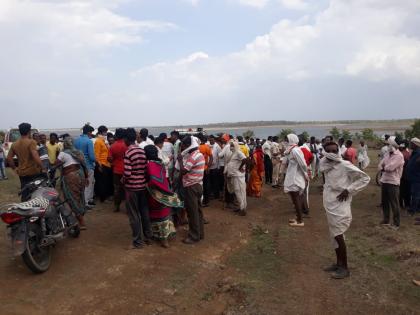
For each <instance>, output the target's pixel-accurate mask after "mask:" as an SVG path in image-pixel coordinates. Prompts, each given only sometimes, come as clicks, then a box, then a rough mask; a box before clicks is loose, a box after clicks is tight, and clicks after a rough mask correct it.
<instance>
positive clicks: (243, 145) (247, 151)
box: [239, 144, 249, 158]
mask: <svg viewBox="0 0 420 315" xmlns="http://www.w3.org/2000/svg"><path fill="white" fill-rule="evenodd" d="M239 149H240V150H241V151H242V153H243V154H245V156H246V157H247V158H249V150H248V147H247V146H246V145H245V144H240V145H239Z"/></svg>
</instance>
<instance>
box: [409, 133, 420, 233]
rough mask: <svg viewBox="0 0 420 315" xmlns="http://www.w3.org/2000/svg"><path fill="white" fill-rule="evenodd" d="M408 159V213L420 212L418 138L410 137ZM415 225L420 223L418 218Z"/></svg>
mask: <svg viewBox="0 0 420 315" xmlns="http://www.w3.org/2000/svg"><path fill="white" fill-rule="evenodd" d="M411 148H412V149H413V151H412V152H411V157H410V160H409V161H408V164H407V176H408V180H409V182H410V186H411V205H410V211H409V212H410V214H411V215H414V214H416V213H419V212H420V139H419V138H413V139H411ZM416 225H420V218H417V219H416Z"/></svg>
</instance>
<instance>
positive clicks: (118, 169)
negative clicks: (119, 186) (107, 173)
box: [109, 139, 128, 174]
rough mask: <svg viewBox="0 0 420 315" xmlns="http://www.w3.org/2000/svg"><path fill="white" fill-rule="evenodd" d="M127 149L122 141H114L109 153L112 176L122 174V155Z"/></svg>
mask: <svg viewBox="0 0 420 315" xmlns="http://www.w3.org/2000/svg"><path fill="white" fill-rule="evenodd" d="M127 149H128V147H127V145H126V144H125V142H124V140H122V139H119V140H117V141H115V143H114V144H113V145H111V148H110V149H109V152H110V155H111V157H112V166H113V169H112V170H113V172H114V174H123V173H124V155H125V152H126V151H127Z"/></svg>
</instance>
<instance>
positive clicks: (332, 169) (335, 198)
mask: <svg viewBox="0 0 420 315" xmlns="http://www.w3.org/2000/svg"><path fill="white" fill-rule="evenodd" d="M324 149H325V154H324V157H323V158H322V160H321V162H320V171H321V172H322V173H323V174H324V175H325V184H324V192H323V202H324V208H325V211H326V214H327V220H328V227H329V230H330V235H331V239H332V242H333V244H334V248H335V253H336V256H337V263H336V264H335V265H332V266H331V267H328V268H325V269H324V270H325V271H327V272H333V274H332V277H333V278H334V279H344V278H347V277H348V276H350V272H349V270H348V267H347V250H346V243H345V241H344V233H345V232H346V231H347V230H348V228H349V227H350V224H351V220H352V216H351V201H352V197H353V196H354V195H355V194H356V193H358V192H359V191H361V190H362V189H363V188H365V187H366V186H367V185H368V184H369V181H370V177H369V176H368V175H367V174H366V173H364V172H362V171H361V170H359V169H358V168H357V167H356V166H354V165H353V164H352V163H350V162H348V161H344V160H343V159H342V157H341V154H340V153H339V147H338V145H337V144H336V143H334V142H329V143H327V144H326V145H325V146H324Z"/></svg>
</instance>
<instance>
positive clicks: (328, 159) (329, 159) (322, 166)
mask: <svg viewBox="0 0 420 315" xmlns="http://www.w3.org/2000/svg"><path fill="white" fill-rule="evenodd" d="M342 161H343V158H342V156H341V154H340V153H332V152H325V153H324V157H323V158H322V159H321V161H320V163H319V171H320V172H321V173H327V172H329V171H330V170H332V169H333V168H334V166H335V165H337V164H338V163H340V162H342Z"/></svg>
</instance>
